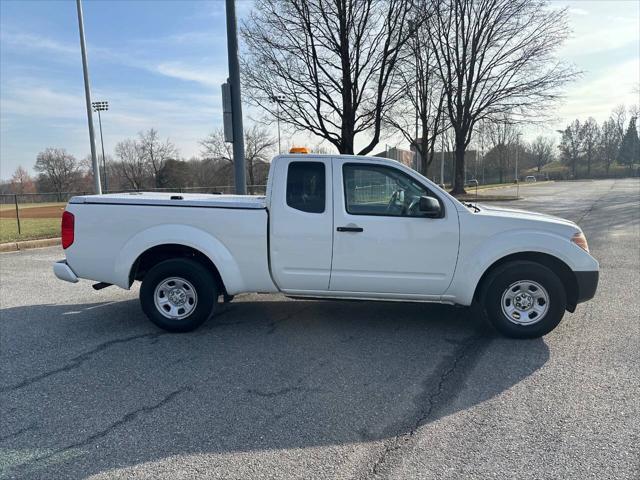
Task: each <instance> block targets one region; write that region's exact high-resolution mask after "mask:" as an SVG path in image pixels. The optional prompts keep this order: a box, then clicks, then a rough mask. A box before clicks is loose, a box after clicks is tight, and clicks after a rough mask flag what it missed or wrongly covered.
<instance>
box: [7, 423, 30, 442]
mask: <svg viewBox="0 0 640 480" xmlns="http://www.w3.org/2000/svg"><path fill="white" fill-rule="evenodd" d="M35 429H36V424H35V422H34V423H32V424H30V425H29V426H27V427H24V428H21V429H20V430H18V431H16V432H13V433H9V434H8V435H3V436H2V437H0V443H1V442H5V441H7V440H11V439H12V438H16V437H19V436H20V435H22V434H23V433H26V432H29V431H31V430H35Z"/></svg>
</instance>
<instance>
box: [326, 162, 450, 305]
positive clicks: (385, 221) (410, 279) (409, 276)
mask: <svg viewBox="0 0 640 480" xmlns="http://www.w3.org/2000/svg"><path fill="white" fill-rule="evenodd" d="M333 177H334V181H333V184H334V186H335V198H334V204H333V212H334V232H333V260H332V265H331V278H330V283H329V289H330V290H331V291H340V292H354V293H355V292H357V293H373V294H396V295H397V296H398V297H399V298H401V297H402V296H407V297H416V296H424V297H427V298H428V297H436V296H439V295H441V294H443V293H444V292H445V290H446V289H447V287H448V286H449V283H450V282H451V279H452V277H453V273H454V270H455V266H456V260H457V256H458V240H459V228H458V217H457V211H456V209H455V207H454V205H452V204H450V203H449V201H448V200H447V199H446V198H439V197H438V196H437V195H436V194H434V193H433V192H431V191H430V190H429V189H428V188H427V187H426V186H424V185H423V184H422V183H421V182H420V180H418V179H417V178H415V177H413V176H411V175H409V174H408V173H406V172H404V171H402V170H400V169H398V168H395V167H390V166H388V165H387V164H383V163H382V162H381V163H376V162H375V160H372V161H371V163H364V162H361V161H358V162H353V161H351V162H350V161H349V160H348V159H341V158H334V159H333ZM420 196H432V197H435V198H438V199H439V200H440V202H441V206H442V208H443V215H442V217H441V218H426V217H425V216H424V215H423V214H421V213H420V211H419V208H418V202H419V198H420Z"/></svg>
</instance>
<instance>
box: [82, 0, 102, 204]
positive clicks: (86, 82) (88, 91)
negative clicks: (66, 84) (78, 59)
mask: <svg viewBox="0 0 640 480" xmlns="http://www.w3.org/2000/svg"><path fill="white" fill-rule="evenodd" d="M76 8H77V10H78V30H79V31H80V53H81V55H82V73H83V75H84V96H85V101H86V104H87V121H88V123H89V143H90V145H91V164H92V166H93V183H94V186H95V190H96V195H100V194H102V186H101V185H100V166H99V165H98V158H97V156H96V140H95V138H94V133H93V115H92V114H91V88H90V87H89V65H88V60H87V46H86V44H85V40H84V19H83V18H82V3H81V1H80V0H76Z"/></svg>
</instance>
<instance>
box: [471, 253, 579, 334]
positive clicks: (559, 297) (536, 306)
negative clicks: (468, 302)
mask: <svg viewBox="0 0 640 480" xmlns="http://www.w3.org/2000/svg"><path fill="white" fill-rule="evenodd" d="M483 297H484V299H483V304H484V308H485V311H486V312H487V315H488V317H489V321H490V322H491V324H492V325H493V326H494V328H495V329H496V330H498V331H499V332H500V333H502V334H503V335H506V336H507V337H512V338H537V337H541V336H543V335H546V334H547V333H549V332H550V331H551V330H553V329H554V328H555V327H556V326H557V325H558V324H559V323H560V321H561V320H562V317H563V316H564V312H565V310H566V307H567V295H566V292H565V288H564V285H563V284H562V281H561V280H560V278H558V276H557V275H556V274H555V273H554V272H553V271H552V270H551V269H549V268H547V267H545V266H544V265H541V264H539V263H535V262H529V261H515V262H510V263H507V264H505V265H502V266H500V267H498V268H497V269H496V270H494V271H493V272H491V273H490V275H489V277H488V278H487V280H486V283H485V288H484V292H483Z"/></svg>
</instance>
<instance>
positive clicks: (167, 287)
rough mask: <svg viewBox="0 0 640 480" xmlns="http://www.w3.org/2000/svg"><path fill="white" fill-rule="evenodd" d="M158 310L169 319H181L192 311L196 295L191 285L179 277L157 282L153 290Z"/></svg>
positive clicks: (196, 301) (194, 306)
mask: <svg viewBox="0 0 640 480" xmlns="http://www.w3.org/2000/svg"><path fill="white" fill-rule="evenodd" d="M153 300H154V303H155V305H156V308H157V309H158V311H159V312H160V313H161V314H162V315H163V316H164V317H166V318H169V319H171V320H182V319H183V318H186V317H188V316H189V315H191V313H193V311H194V310H195V308H196V306H197V304H198V295H197V293H196V289H195V288H194V287H193V285H192V284H191V283H190V282H189V281H188V280H186V279H184V278H181V277H170V278H167V279H165V280H163V281H162V282H160V283H159V284H158V286H157V287H156V290H155V292H154V298H153Z"/></svg>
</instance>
